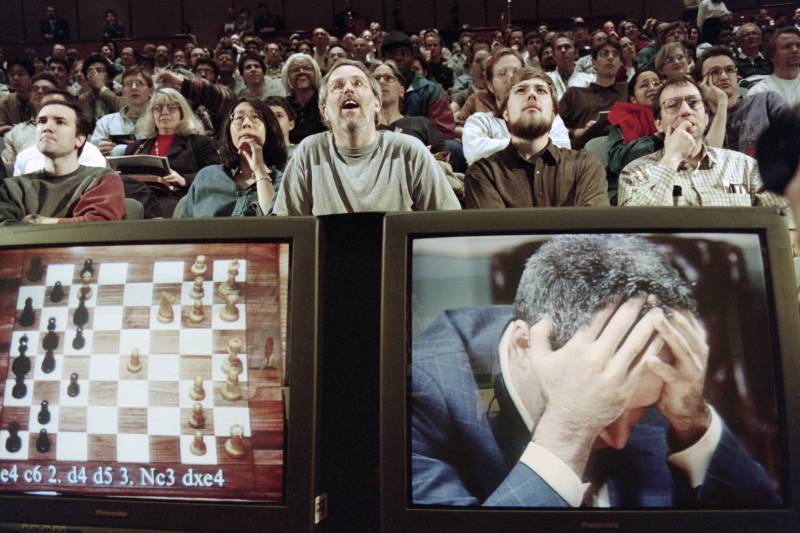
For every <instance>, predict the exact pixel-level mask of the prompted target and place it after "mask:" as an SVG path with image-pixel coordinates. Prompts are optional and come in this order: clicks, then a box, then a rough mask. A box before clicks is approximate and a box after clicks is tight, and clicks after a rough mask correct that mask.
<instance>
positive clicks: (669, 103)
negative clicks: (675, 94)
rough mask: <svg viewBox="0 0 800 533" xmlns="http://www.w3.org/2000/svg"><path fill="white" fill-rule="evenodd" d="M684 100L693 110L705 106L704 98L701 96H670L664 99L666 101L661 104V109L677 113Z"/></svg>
mask: <svg viewBox="0 0 800 533" xmlns="http://www.w3.org/2000/svg"><path fill="white" fill-rule="evenodd" d="M684 102H686V103H687V104H688V105H689V108H690V109H691V110H692V111H697V110H699V109H700V108H701V107H703V99H702V98H700V97H699V96H684V97H680V98H670V99H669V100H664V103H663V104H661V109H662V110H666V111H669V112H670V113H677V112H678V110H680V108H681V106H682V105H683V103H684Z"/></svg>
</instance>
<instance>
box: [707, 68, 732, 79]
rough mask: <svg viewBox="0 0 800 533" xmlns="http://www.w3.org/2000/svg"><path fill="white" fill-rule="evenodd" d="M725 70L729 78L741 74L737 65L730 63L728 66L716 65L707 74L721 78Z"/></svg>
mask: <svg viewBox="0 0 800 533" xmlns="http://www.w3.org/2000/svg"><path fill="white" fill-rule="evenodd" d="M723 72H724V73H725V74H726V75H727V76H728V77H729V78H732V77H733V76H738V75H739V73H738V71H737V70H736V67H735V66H733V65H728V66H727V67H714V68H712V69H711V70H709V71H708V72H706V76H709V77H711V78H719V77H720V76H721V75H722V73H723Z"/></svg>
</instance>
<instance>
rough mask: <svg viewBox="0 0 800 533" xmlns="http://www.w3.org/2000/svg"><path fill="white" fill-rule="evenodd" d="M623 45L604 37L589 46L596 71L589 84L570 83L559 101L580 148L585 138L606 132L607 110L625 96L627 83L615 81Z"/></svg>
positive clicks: (575, 141)
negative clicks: (593, 79)
mask: <svg viewBox="0 0 800 533" xmlns="http://www.w3.org/2000/svg"><path fill="white" fill-rule="evenodd" d="M621 53H622V49H621V48H620V46H619V43H618V42H616V41H606V42H604V43H602V44H601V45H600V46H598V47H597V48H594V49H593V50H592V55H591V57H592V61H593V63H592V64H593V65H594V69H595V71H596V72H597V78H596V79H595V81H593V82H592V83H590V84H589V86H588V87H570V88H568V89H567V92H566V93H565V94H564V97H563V98H561V100H560V101H559V102H558V114H559V115H560V116H561V118H562V119H563V120H564V125H565V126H567V128H568V129H569V135H570V141H571V142H572V146H573V148H576V149H579V148H583V146H584V145H585V144H586V142H587V141H589V140H590V139H594V138H595V137H600V136H602V135H605V134H606V133H608V120H607V118H606V117H607V114H605V116H604V115H602V114H601V113H603V112H606V111H608V110H609V109H611V106H612V105H613V104H614V102H624V101H625V100H627V98H628V84H627V83H625V82H619V83H617V81H616V79H617V71H618V70H619V66H620V64H621V58H620V56H621Z"/></svg>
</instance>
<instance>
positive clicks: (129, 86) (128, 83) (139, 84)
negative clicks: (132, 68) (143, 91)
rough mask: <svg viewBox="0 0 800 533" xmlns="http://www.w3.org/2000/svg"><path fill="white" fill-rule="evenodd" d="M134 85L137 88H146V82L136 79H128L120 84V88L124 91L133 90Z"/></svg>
mask: <svg viewBox="0 0 800 533" xmlns="http://www.w3.org/2000/svg"><path fill="white" fill-rule="evenodd" d="M134 83H135V84H136V86H137V87H147V82H145V81H142V80H137V79H132V80H131V79H128V80H125V81H124V82H123V83H122V86H123V87H125V88H126V89H133V84H134Z"/></svg>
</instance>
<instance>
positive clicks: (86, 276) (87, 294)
mask: <svg viewBox="0 0 800 533" xmlns="http://www.w3.org/2000/svg"><path fill="white" fill-rule="evenodd" d="M81 283H82V285H83V286H82V287H81V291H80V293H79V296H83V297H84V298H85V299H87V300H89V299H90V298H91V297H92V285H91V283H92V273H91V272H89V271H88V270H84V271H83V272H81Z"/></svg>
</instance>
